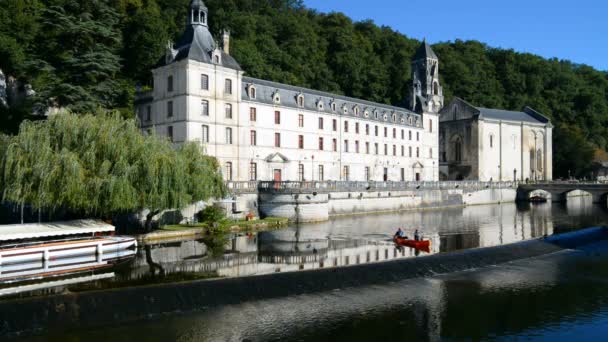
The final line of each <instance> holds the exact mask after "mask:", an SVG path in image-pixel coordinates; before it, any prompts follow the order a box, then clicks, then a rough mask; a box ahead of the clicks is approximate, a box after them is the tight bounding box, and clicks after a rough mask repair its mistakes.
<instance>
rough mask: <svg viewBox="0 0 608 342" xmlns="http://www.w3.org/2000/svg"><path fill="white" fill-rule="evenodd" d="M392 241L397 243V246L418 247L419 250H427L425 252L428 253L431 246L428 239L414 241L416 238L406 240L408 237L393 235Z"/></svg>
mask: <svg viewBox="0 0 608 342" xmlns="http://www.w3.org/2000/svg"><path fill="white" fill-rule="evenodd" d="M393 241H394V242H395V243H396V244H398V245H399V246H406V247H411V248H415V249H419V250H421V251H424V252H427V253H429V252H430V251H431V248H430V247H431V241H429V240H424V241H416V240H408V239H404V238H400V237H397V236H395V237H394V238H393Z"/></svg>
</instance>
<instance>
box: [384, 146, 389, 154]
mask: <svg viewBox="0 0 608 342" xmlns="http://www.w3.org/2000/svg"><path fill="white" fill-rule="evenodd" d="M384 155H385V156H388V145H387V144H384Z"/></svg>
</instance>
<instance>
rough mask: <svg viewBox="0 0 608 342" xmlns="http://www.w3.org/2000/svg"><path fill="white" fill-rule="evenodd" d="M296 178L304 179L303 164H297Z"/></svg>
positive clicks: (301, 180)
mask: <svg viewBox="0 0 608 342" xmlns="http://www.w3.org/2000/svg"><path fill="white" fill-rule="evenodd" d="M298 180H299V181H300V182H303V181H304V164H298Z"/></svg>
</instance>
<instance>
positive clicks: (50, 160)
mask: <svg viewBox="0 0 608 342" xmlns="http://www.w3.org/2000/svg"><path fill="white" fill-rule="evenodd" d="M217 169H218V165H217V161H216V160H215V159H214V158H211V157H208V156H205V155H204V154H203V153H202V151H201V148H200V147H199V146H197V145H196V144H184V145H182V146H181V147H179V148H177V149H175V148H174V147H173V145H172V144H171V143H169V142H168V141H167V140H165V139H161V138H159V137H157V136H155V135H151V136H144V135H142V134H140V132H139V129H138V128H137V126H136V123H135V122H134V121H133V120H124V119H122V118H121V117H120V116H119V115H118V114H105V113H98V114H97V115H74V114H61V115H56V116H53V117H51V118H50V119H49V120H47V121H38V122H29V121H26V122H23V123H22V125H21V127H20V130H19V134H18V135H17V136H14V137H6V136H2V137H0V189H1V191H2V192H1V194H0V195H1V199H2V201H4V202H11V203H15V204H18V205H21V206H23V205H26V204H27V205H30V206H32V207H33V208H34V209H43V210H51V211H52V210H54V209H57V208H69V209H72V210H76V211H80V212H84V213H86V214H88V215H92V216H99V217H107V216H110V215H112V214H115V213H121V212H128V211H133V210H140V209H150V211H151V212H158V211H161V210H164V209H169V208H182V207H184V206H186V205H188V204H190V203H193V202H196V201H201V200H206V199H209V198H211V197H221V196H223V195H224V193H225V189H224V183H223V181H222V178H221V175H219V173H218V172H217Z"/></svg>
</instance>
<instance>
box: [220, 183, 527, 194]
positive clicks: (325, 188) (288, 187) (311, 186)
mask: <svg viewBox="0 0 608 342" xmlns="http://www.w3.org/2000/svg"><path fill="white" fill-rule="evenodd" d="M517 185H518V183H517V182H476V181H445V182H354V181H353V182H350V181H323V182H312V181H311V182H307V181H303V182H274V181H260V182H256V181H251V182H228V183H227V188H228V191H229V192H231V193H235V194H239V193H256V192H274V193H277V192H278V193H281V192H284V193H288V192H299V193H306V192H341V191H344V192H349V191H405V190H420V189H422V190H448V189H468V190H480V189H489V188H516V187H517Z"/></svg>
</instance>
